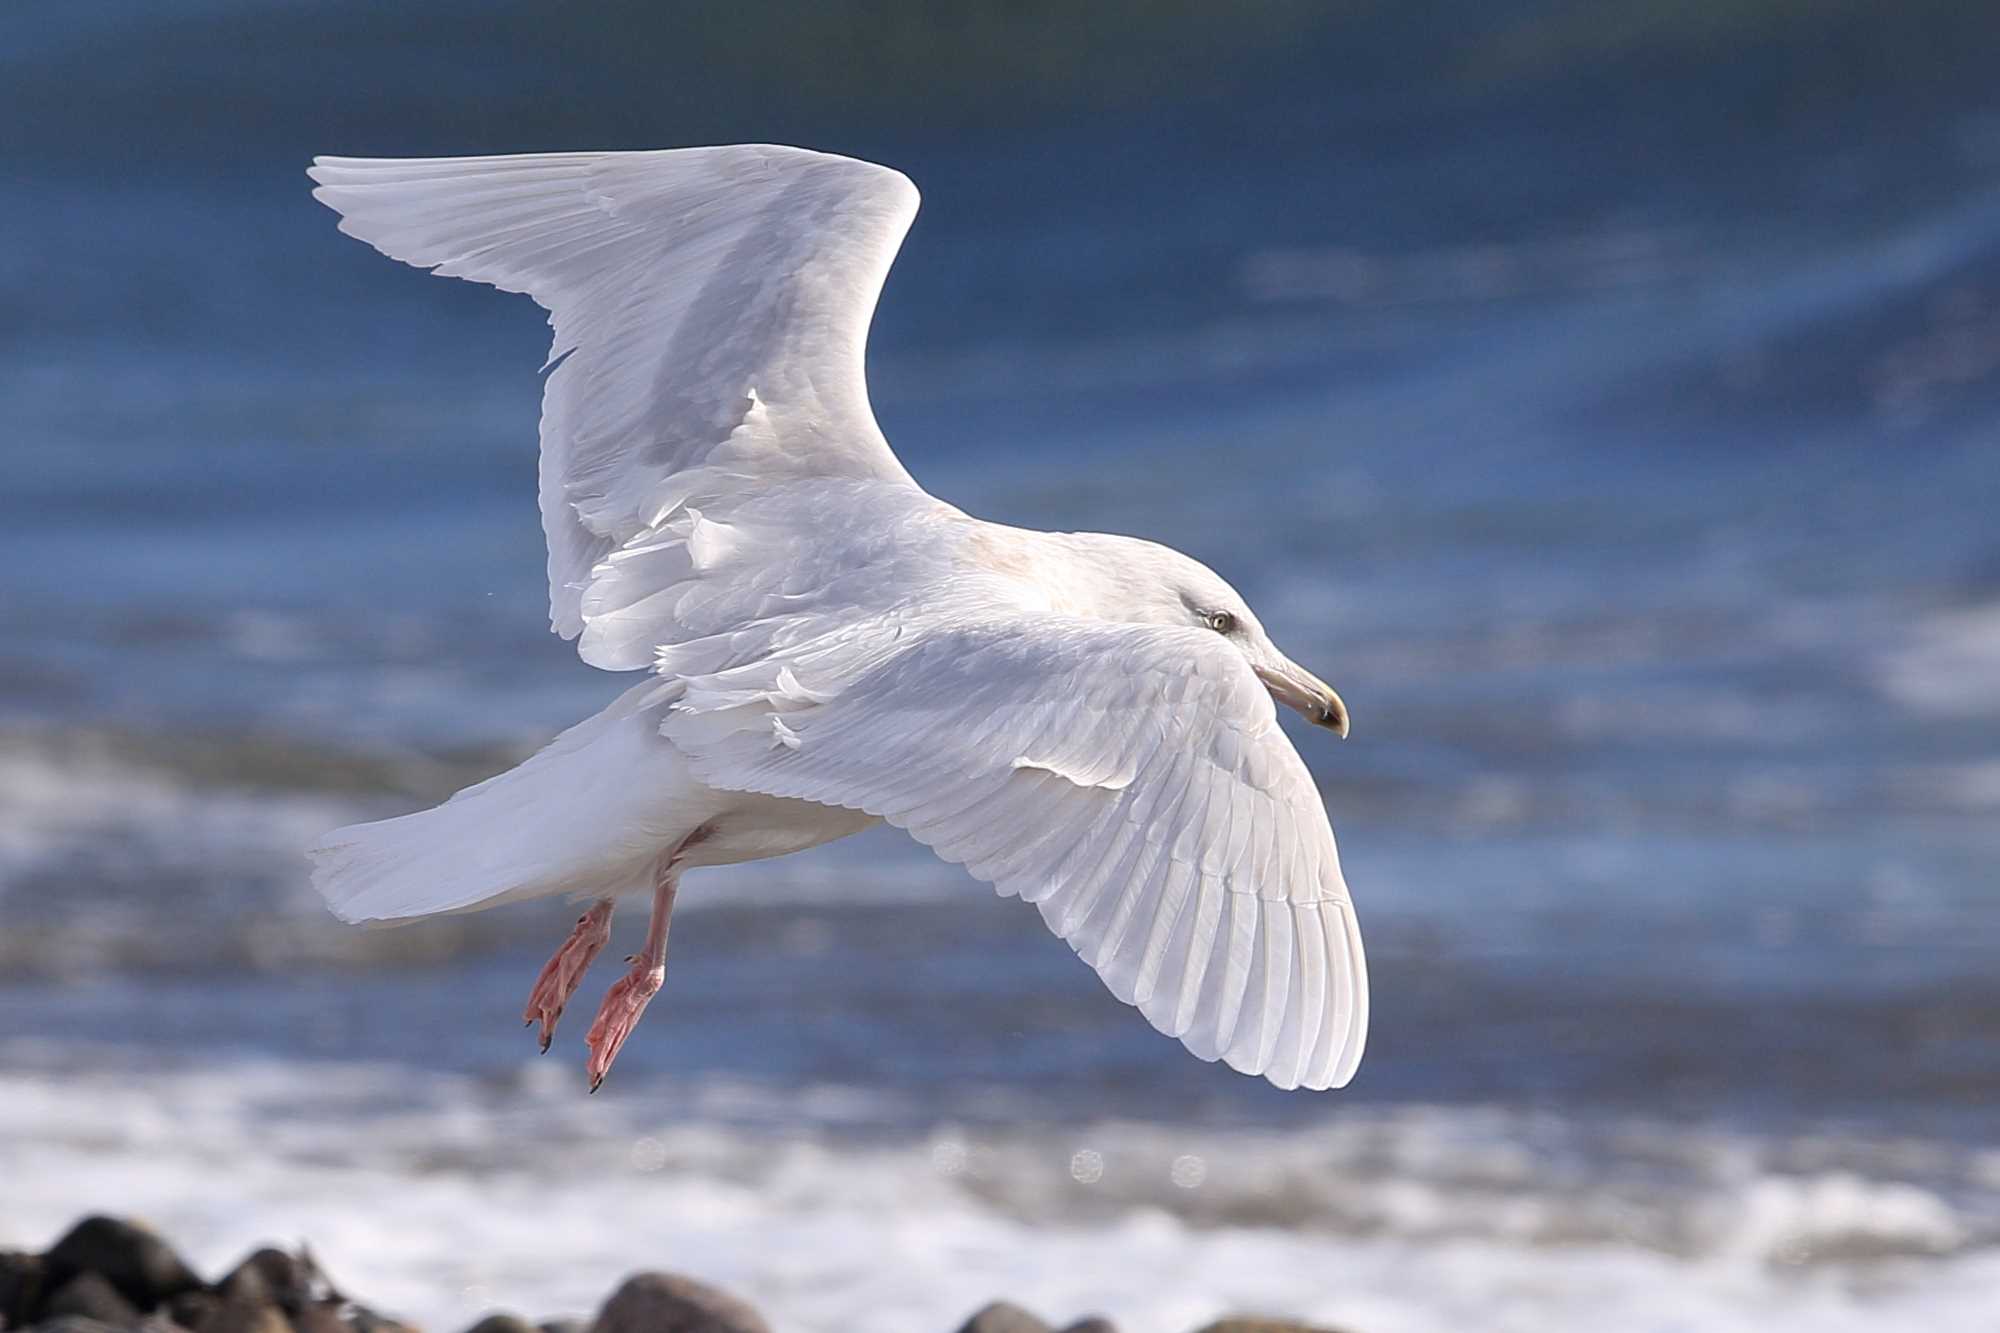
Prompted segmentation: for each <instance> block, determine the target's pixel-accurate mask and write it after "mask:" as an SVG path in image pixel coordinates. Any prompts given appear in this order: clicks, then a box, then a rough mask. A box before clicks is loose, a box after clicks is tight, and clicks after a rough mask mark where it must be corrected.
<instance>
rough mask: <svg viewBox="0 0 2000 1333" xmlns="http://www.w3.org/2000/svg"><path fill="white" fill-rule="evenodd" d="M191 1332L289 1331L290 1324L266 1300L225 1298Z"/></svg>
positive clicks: (252, 1332)
mask: <svg viewBox="0 0 2000 1333" xmlns="http://www.w3.org/2000/svg"><path fill="white" fill-rule="evenodd" d="M194 1333H292V1324H291V1321H290V1320H289V1319H286V1318H285V1312H284V1311H283V1310H280V1309H279V1308H278V1307H277V1306H275V1305H273V1304H271V1303H270V1302H269V1301H262V1300H224V1301H222V1302H221V1303H219V1304H218V1305H217V1306H216V1307H215V1309H214V1310H213V1311H212V1312H211V1313H210V1314H209V1316H208V1318H207V1319H205V1320H203V1321H202V1322H201V1324H200V1326H198V1327H197V1328H196V1329H195V1330H194Z"/></svg>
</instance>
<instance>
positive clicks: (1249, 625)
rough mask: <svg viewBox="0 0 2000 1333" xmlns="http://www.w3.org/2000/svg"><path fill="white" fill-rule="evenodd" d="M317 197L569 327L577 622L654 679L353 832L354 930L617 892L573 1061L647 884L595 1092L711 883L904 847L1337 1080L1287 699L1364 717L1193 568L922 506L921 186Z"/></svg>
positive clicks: (1105, 972) (517, 161)
mask: <svg viewBox="0 0 2000 1333" xmlns="http://www.w3.org/2000/svg"><path fill="white" fill-rule="evenodd" d="M310 174H311V176H312V178H313V180H314V181H316V182H317V183H318V189H316V190H315V191H314V195H315V197H317V198H318V199H319V200H320V201H321V202H322V203H324V204H326V205H327V206H329V207H330V208H332V209H334V210H335V211H337V212H338V213H339V214H340V215H341V221H340V229H341V230H342V231H344V232H347V233H348V234H349V235H352V236H356V237H359V238H360V239H362V240H364V241H366V242H368V243H369V244H370V245H372V246H374V247H375V248H376V249H378V250H380V251H381V252H382V253H384V254H386V255H389V256H390V257H392V258H395V259H400V260H403V261H404V262H406V263H409V264H414V265H417V266H419V267H423V268H428V269H431V270H432V271H433V272H436V273H441V274H445V275H447V276H450V277H458V278H466V279H470V280H472V281H475V282H484V283H490V284H492V285H493V286H495V287H499V288H501V289H503V290H506V291H511V292H525V293H527V294H528V295H530V296H532V297H533V298H534V299H535V300H536V301H537V302H538V303H539V304H540V305H542V306H543V307H544V308H546V309H547V310H548V312H549V323H550V325H551V326H552V327H553V328H554V330H555V341H554V346H553V348H552V349H551V351H550V354H549V362H548V367H545V369H547V371H548V374H547V381H546V386H545V389H544V393H543V399H542V428H541V509H542V526H543V530H544V531H545V532H546V534H547V537H548V547H549V607H550V619H551V622H552V624H553V627H554V629H555V631H556V632H557V633H558V634H560V635H562V636H563V637H564V638H566V639H575V640H576V641H577V651H578V653H579V654H580V655H581V656H582V658H583V660H584V661H586V662H588V663H590V664H591V665H593V666H597V667H601V668H604V669H605V670H608V671H636V670H647V671H649V672H650V673H651V674H650V675H649V676H648V678H647V679H646V680H645V682H644V683H642V684H639V685H636V686H634V687H633V688H632V689H630V690H628V691H627V692H626V693H625V694H624V695H623V696H622V697H621V698H619V699H618V701H617V702H615V703H614V704H612V705H611V707H610V708H608V709H606V710H605V711H604V712H602V713H600V714H598V715H597V716H596V717H593V718H591V719H590V720H589V721H586V722H583V723H580V724H579V725H577V726H575V727H572V728H571V729H570V730H568V731H566V732H564V733H563V734H562V735H561V736H560V737H558V738H557V739H556V740H555V741H554V742H553V743H551V744H550V745H549V746H548V748H547V749H545V750H543V751H542V752H541V753H539V754H537V755H535V756H534V757H533V758H531V759H529V760H527V761H526V762H525V763H523V764H521V765H520V766H519V767H517V768H515V769H513V770H511V771H509V772H507V773H503V774H501V775H500V776H498V777H496V778H493V779H491V780H489V781H487V782H482V783H480V784H479V785H477V786H475V787H470V788H468V789H466V790H465V791H462V792H460V793H459V794H458V795H456V796H454V797H452V798H451V799H450V800H449V801H447V802H445V803H444V804H443V805H441V806H438V807H437V808H436V809H433V810H427V811H423V812H420V813H417V814H412V815H406V816H403V817H402V818H400V819H389V820H384V821H381V822H379V823H373V824H360V825H355V826H353V827H350V828H343V829H339V830H336V831H335V832H333V833H330V834H328V835H327V837H326V838H325V839H324V840H323V841H322V842H321V843H320V844H319V845H317V846H316V847H314V848H313V849H312V852H311V855H312V858H313V861H314V872H313V882H314V884H315V886H316V887H317V888H318V889H319V891H320V892H321V893H322V894H324V895H325V897H326V900H327V902H328V903H329V904H330V905H331V906H332V908H333V910H334V912H336V913H337V914H338V915H339V916H341V917H342V918H343V919H345V920H348V921H376V922H393V921H404V920H409V919H412V918H416V917H425V916H432V915H435V914H438V913H443V912H464V911H472V910H476V909H480V908H486V907H492V906H495V905H497V904H500V903H505V902H515V901H519V900H521V899H526V898H539V897H544V896H548V895H554V894H567V895H571V896H573V897H575V898H576V899H578V900H579V901H587V902H589V904H590V906H589V907H588V908H587V910H586V911H585V912H584V914H583V916H582V917H581V918H580V919H579V920H578V922H577V925H576V928H575V930H574V931H573V932H572V933H571V935H570V938H569V939H568V940H567V941H566V942H565V943H564V944H563V946H562V947H561V948H560V949H559V950H558V951H557V952H556V954H555V956H554V957H553V958H551V959H550V961H549V963H548V966H547V967H546V968H544V969H543V971H542V975H541V976H540V978H538V979H537V981H536V983H535V985H534V988H533V991H532V993H531V996H530V999H529V1002H528V1006H527V1010H526V1013H525V1017H526V1018H527V1019H528V1021H529V1022H531V1023H536V1022H538V1023H539V1024H540V1025H541V1040H542V1047H543V1049H544V1050H546V1049H547V1047H548V1042H549V1039H550V1037H551V1035H552V1034H553V1032H554V1030H555V1025H556V1021H557V1019H558V1018H559V1017H560V1016H561V1013H562V1010H563V1006H564V1005H565V1004H566V1003H567V1002H568V1000H569V999H570V997H571V996H572V995H573V994H574V992H575V990H576V987H577V985H578V983H579V982H580V980H581V979H582V975H583V971H584V969H585V968H586V967H587V966H588V965H589V963H590V961H591V959H592V958H594V957H595V956H596V954H597V953H598V951H599V950H600V949H602V948H603V947H604V944H605V942H606V941H607V939H608V938H609V933H610V921H611V912H612V904H613V902H614V900H615V899H617V898H618V897H619V896H621V895H624V894H627V893H636V892H648V893H650V894H651V896H652V919H651V923H650V926H649V929H648V931H647V936H646V943H645V945H644V947H643V948H642V950H641V951H640V952H639V953H638V954H637V955H635V956H634V958H633V960H632V963H631V967H630V969H629V971H628V972H627V974H626V975H625V976H624V977H622V978H620V979H619V980H618V981H617V982H616V983H615V984H614V985H613V987H612V989H611V991H610V993H609V994H608V995H607V996H606V998H605V1000H604V1002H603V1005H602V1007H601V1009H600V1011H599V1013H598V1016H597V1019H596V1022H595V1023H594V1024H593V1025H592V1027H591V1029H590V1032H589V1034H588V1037H587V1042H588V1045H589V1049H590V1058H589V1066H588V1072H589V1077H590V1083H591V1086H592V1088H593V1089H595V1088H596V1086H597V1085H598V1084H599V1083H600V1082H601V1081H602V1079H603V1077H604V1075H605V1072H606V1071H607V1070H608V1069H609V1068H610V1066H611V1062H612V1060H613V1059H614V1058H615V1057H616V1055H617V1053H618V1049H619V1047H620V1046H622V1045H623V1043H624V1041H625V1040H626V1038H627V1037H628V1036H629V1035H630V1034H631V1031H632V1029H633V1026H634V1025H635V1024H636V1023H637V1021H638V1018H639V1015H640V1013H641V1012H642V1011H643V1010H644V1008H645V1006H646V1004H647V1002H648V1001H649V1000H650V999H651V998H652V997H653V996H654V995H655V994H656V993H657V992H658V991H659V989H660V987H661V985H662V984H663V981H664V978H665V964H666V946H667V927H668V923H669V920H670V917H671V914H672V910H673V905H674V895H675V891H676V887H677V885H678V882H679V878H680V875H681V873H682V872H683V871H685V870H687V869H689V868H691V867H694V866H703V865H721V864H727V863H733V862H740V861H751V860H757V859H761V858H764V857H771V856H781V855H784V854H786V853H788V852H795V851H799V850H801V849H804V848H807V847H812V846H816V845H818V844H820V843H823V842H828V841H830V840H832V839H835V838H840V837H844V836H846V835H847V834H850V833H854V832H857V831H859V830H861V829H863V828H865V827H867V826H869V825H871V824H873V823H875V822H877V821H878V820H886V821H887V822H888V823H890V824H893V825H895V826H896V827H898V828H901V829H904V830H906V831H907V832H908V833H909V834H910V835H911V836H912V837H914V838H916V839H917V840H918V841H919V842H922V843H923V844H924V845H926V846H928V847H930V848H931V849H932V850H934V851H935V852H936V853H937V854H938V855H939V856H941V857H943V858H944V859H945V860H947V861H952V862H956V863H958V864H960V865H963V866H964V867H965V868H966V869H967V870H968V871H970V872H971V873H972V874H973V875H975V876H977V877H978V878H980V879H982V880H985V881H987V882H988V883H990V884H992V885H993V886H994V887H995V888H996V889H997V890H999V892H1000V893H1002V894H1003V895H1008V896H1014V897H1019V898H1023V899H1026V900H1027V901H1029V902H1031V903H1034V904H1035V905H1036V906H1037V907H1038V908H1039V909H1040V911H1041V914H1042V918H1043V920H1044V921H1046V922H1047V923H1048V924H1049V926H1050V928H1051V929H1053V930H1054V931H1055V932H1056V933H1057V934H1058V935H1060V936H1061V937H1062V938H1063V939H1065V940H1067V941H1068V942H1069V944H1070V946H1071V947H1072V948H1073V949H1075V950H1076V952H1077V953H1078V954H1079V955H1080V956H1081V957H1082V958H1083V959H1084V961H1085V962H1087V963H1089V964H1090V965H1091V966H1092V967H1094V968H1095V969H1097V972H1098V974H1099V975H1100V976H1101V977H1102V978H1103V979H1104V983H1105V985H1107V986H1108V987H1110V989H1111V991H1112V993H1113V994H1115V995H1116V996H1117V997H1118V998H1119V999H1121V1000H1123V1001H1125V1002H1126V1003H1128V1004H1133V1005H1137V1006H1138V1008H1139V1010H1140V1012H1142V1013H1143V1014H1144V1015H1145V1016H1146V1017H1147V1019H1149V1020H1150V1021H1151V1022H1152V1023H1153V1025H1154V1026H1155V1027H1157V1028H1159V1029H1160V1030H1161V1031H1163V1032H1166V1033H1169V1034H1171V1035H1173V1036H1175V1037H1178V1038H1179V1039H1180V1040H1181V1042H1182V1043H1183V1044H1185V1045H1186V1047H1187V1048H1188V1049H1189V1050H1190V1051H1192V1052H1193V1053H1194V1054H1195V1055H1197V1056H1199V1057H1201V1058H1202V1059H1204V1060H1215V1059H1221V1060H1223V1061H1226V1062H1227V1063H1228V1064H1229V1065H1231V1066H1232V1067H1234V1068H1236V1069H1239V1070H1242V1071H1244V1072H1245V1073H1250V1074H1261V1075H1263V1076H1264V1077H1266V1078H1268V1079H1270V1080H1271V1081H1272V1082H1273V1083H1275V1084H1277V1085H1279V1086H1280V1087H1287V1088H1290V1087H1299V1086H1304V1087H1311V1088H1325V1087H1333V1086H1339V1085H1342V1084H1344V1083H1346V1082H1347V1081H1348V1079H1349V1078H1350V1077H1351V1076H1352V1075H1353V1073H1354V1068H1355V1066H1356V1064H1357V1063H1358V1062H1359V1061H1360V1059H1361V1049H1362V1044H1363V1041H1364V1039H1365V1037H1366V1034H1367V1026H1368V984H1367V971H1366V966H1365V963H1364V961H1363V957H1362V950H1361V937H1360V934H1359V932H1358V930H1357V928H1356V925H1355V919H1354V909H1353V905H1352V903H1351V901H1350V899H1349V897H1348V893H1347V886H1346V883H1345V882H1344V881H1343V879H1342V878H1341V873H1340V862H1339V857H1338V855H1337V854H1336V852H1335V850H1334V841H1333V830H1332V828H1331V826H1330V825H1329V824H1328V822H1327V816H1326V810H1325V808H1324V806H1323V805H1322V803H1321V800H1320V796H1319V792H1318V790H1317V788H1316V787H1315V786H1314V784H1313V781H1312V778H1311V777H1310V775H1309V774H1308V773H1307V771H1306V768H1305V765H1304V764H1303V763H1302V762H1301V761H1300V759H1299V756H1298V753H1297V752H1296V751H1295V750H1294V749H1293V748H1292V746H1291V744H1290V742H1289V741H1288V740H1286V738H1285V736H1284V733H1283V732H1282V731H1281V730H1280V729H1279V727H1278V724H1277V716H1276V713H1275V710H1274V709H1273V706H1272V701H1273V699H1274V698H1275V699H1276V700H1278V701H1281V702H1283V703H1286V704H1289V705H1291V706H1292V707H1294V708H1297V709H1299V710H1300V711H1301V712H1303V713H1304V714H1305V715H1306V716H1307V717H1309V718H1311V719H1312V720H1313V721H1314V722H1317V723H1319V724H1321V725H1324V726H1327V727H1330V728H1332V729H1333V730H1335V731H1337V732H1339V733H1340V734H1341V735H1343V736H1344V735H1346V734H1347V711H1346V708H1345V707H1344V706H1343V704H1342V703H1341V700H1340V697H1339V696H1338V695H1337V694H1335V693H1334V692H1333V690H1332V689H1331V688H1329V687H1328V686H1327V685H1326V684H1325V683H1323V682H1322V681H1320V680H1319V679H1318V678H1317V677H1315V676H1313V675H1312V674H1311V673H1310V672H1308V671H1306V670H1305V669H1303V668H1302V667H1300V666H1298V665H1297V664H1296V663H1294V662H1292V661H1291V660H1290V659H1289V658H1287V657H1286V656H1285V655H1284V654H1283V653H1281V652H1279V651H1278V649H1277V647H1276V646H1275V645H1273V644H1272V642H1271V640H1270V637H1269V636H1268V635H1267V634H1266V633H1265V632H1264V627H1263V626H1262V625H1261V624H1260V623H1259V622H1258V620H1257V617H1256V616H1255V615H1254V614H1252V612H1251V610H1250V608H1249V607H1248V606H1246V605H1245V604H1244V602H1243V599H1242V598H1241V597H1240V596H1238V595H1237V593H1236V592H1235V590H1234V589H1232V588H1231V587H1230V586H1229V585H1228V584H1227V583H1225V582H1224V581H1223V580H1222V579H1221V578H1220V577H1219V576H1217V575H1216V574H1215V573H1214V572H1213V571H1211V570H1210V569H1208V568H1207V567H1206V566H1204V565H1202V564H1200V563H1199V562H1197V561H1195V560H1192V559H1190V558H1188V557H1187V556H1184V555H1181V554H1180V553H1179V552H1176V551H1173V550H1169V549H1168V548H1166V547H1164V546H1159V545H1156V544H1154V543H1152V542H1147V541H1141V540H1139V539H1137V538H1132V537H1118V536H1109V535H1105V534H1101V533H1087V532H1079V533H1050V532H1035V531H1029V530H1026V529H1021V528H1012V527H1005V526H1002V525H999V524H994V523H987V522H982V521H981V520H979V519H975V518H972V517H970V516H968V515H966V514H965V513H963V512H962V511H960V510H958V509H956V508H954V507H952V506H951V505H949V504H946V503H945V502H944V501H942V500H939V499H937V498H935V497H933V496H932V495H930V494H928V493H927V492H926V491H924V490H923V489H922V488H921V487H920V486H918V485H917V483H916V482H915V481H914V480H912V479H911V477H910V474H909V473H908V472H906V471H905V470H904V468H903V465H902V464H901V463H900V462H898V461H897V459H896V456H895V454H894V453H892V452H891V451H890V449H889V445H888V442H887V441H886V440H884V439H883V437H882V433H881V431H880V429H879V428H878V427H877V426H876V424H875V416H874V413H873V411H872V410H871V408H870V406H869V402H868V391H867V383H866V377H865V373H864V364H863V363H864V359H865V352H866V344H867V334H868V325H869V321H870V319H871V318H872V316H873V314H874V309H875V303H876V299H877V297H878V296H879V295H880V293H881V290H882V283H883V280H884V279H885V278H886V277H887V275H888V272H889V266H890V264H891V263H892V262H893V261H894V259H895V255H896V251H897V248H898V247H899V246H900V244H901V243H902V239H903V236H904V233H905V232H907V231H908V229H909V226H910V223H911V220H912V219H913V218H914V217H915V216H916V212H917V191H916V188H915V187H914V186H913V185H911V184H910V182H909V180H908V179H907V178H906V177H904V176H903V175H902V174H900V173H899V172H895V171H892V170H889V169H888V168H886V167H880V166H875V165H872V164H870V163H866V162H859V161H855V160H853V159H851V158H844V157H835V156H830V155H826V154H822V153H815V152H808V151H805V150H802V149H797V148H782V147H773V146H767V145H746V146H735V147H722V148H687V149H674V150H667V151H662V152H637V153H547V154H530V155H523V156H513V157H472V158H430V159H409V160H393V159H365V158H343V157H321V158H318V159H316V160H315V163H314V165H313V167H312V169H311V173H310Z"/></svg>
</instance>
